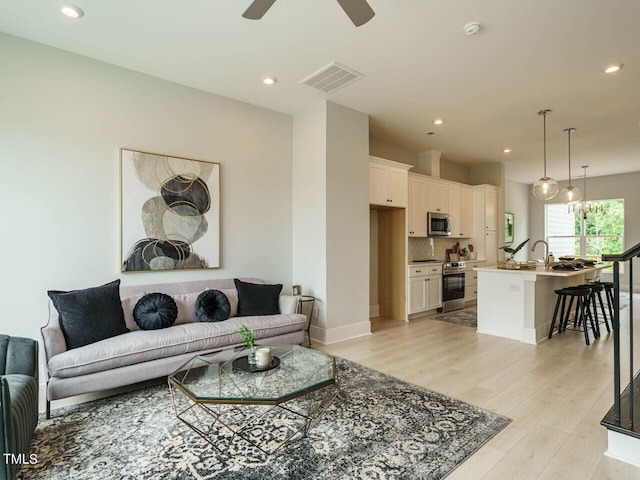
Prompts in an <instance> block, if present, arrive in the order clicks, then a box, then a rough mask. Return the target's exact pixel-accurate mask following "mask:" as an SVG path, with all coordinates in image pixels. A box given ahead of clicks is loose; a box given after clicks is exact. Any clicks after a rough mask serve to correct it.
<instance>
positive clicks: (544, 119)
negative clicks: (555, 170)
mask: <svg viewBox="0 0 640 480" xmlns="http://www.w3.org/2000/svg"><path fill="white" fill-rule="evenodd" d="M542 132H543V133H542V138H543V143H544V178H547V110H543V111H542Z"/></svg>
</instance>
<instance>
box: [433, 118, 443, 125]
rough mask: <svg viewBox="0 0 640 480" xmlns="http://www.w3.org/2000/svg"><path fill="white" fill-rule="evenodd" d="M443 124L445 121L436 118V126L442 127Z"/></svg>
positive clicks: (434, 122)
mask: <svg viewBox="0 0 640 480" xmlns="http://www.w3.org/2000/svg"><path fill="white" fill-rule="evenodd" d="M443 123H444V120H442V119H441V118H436V119H435V120H434V121H433V124H434V125H442V124H443Z"/></svg>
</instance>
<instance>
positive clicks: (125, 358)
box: [47, 313, 307, 378]
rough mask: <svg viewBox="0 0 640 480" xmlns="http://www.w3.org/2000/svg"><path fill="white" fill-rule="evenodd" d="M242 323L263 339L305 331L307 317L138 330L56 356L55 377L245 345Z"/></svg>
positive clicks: (51, 366)
mask: <svg viewBox="0 0 640 480" xmlns="http://www.w3.org/2000/svg"><path fill="white" fill-rule="evenodd" d="M242 325H246V326H247V327H248V328H250V329H251V330H253V331H254V332H255V335H256V342H258V343H259V342H260V339H261V338H270V337H275V336H278V335H285V334H287V333H291V332H297V331H300V330H304V329H305V328H306V326H307V317H305V316H304V315H300V314H297V313H287V314H280V315H268V316H255V317H242V318H241V317H237V318H230V319H229V320H225V321H224V322H195V323H185V324H180V325H173V326H171V327H169V328H163V329H161V330H136V331H133V332H129V333H127V334H125V335H120V336H118V337H113V338H108V339H106V340H102V341H100V342H97V343H94V344H92V345H87V346H84V347H81V348H78V349H75V350H72V351H66V352H63V353H60V354H58V355H56V356H54V357H52V358H51V359H50V360H49V362H48V363H47V369H48V371H49V374H50V375H51V376H52V377H57V378H69V377H75V376H78V375H85V374H89V373H95V372H101V371H104V370H110V369H113V368H118V367H123V366H126V365H133V364H137V363H142V362H147V361H150V360H156V359H158V358H165V357H171V356H174V355H181V354H186V353H190V352H200V351H205V350H213V349H222V348H230V347H234V346H240V345H244V342H243V341H242V338H241V337H240V336H238V335H236V334H235V333H233V332H235V331H236V330H238V329H239V328H240V327H241V326H242Z"/></svg>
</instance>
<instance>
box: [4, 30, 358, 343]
mask: <svg viewBox="0 0 640 480" xmlns="http://www.w3.org/2000/svg"><path fill="white" fill-rule="evenodd" d="M0 65H1V67H0V69H1V71H2V73H1V74H0V96H1V98H0V146H1V147H0V167H1V171H2V173H1V175H0V179H1V180H0V182H1V184H2V187H1V188H0V204H1V205H2V211H3V220H2V222H0V239H1V242H2V252H3V260H2V267H3V268H2V275H1V276H0V278H1V280H0V306H1V308H2V311H1V317H0V318H1V320H0V321H1V323H2V325H1V328H0V331H2V333H7V334H11V335H22V336H28V337H32V338H39V330H38V329H39V327H40V326H42V325H43V324H44V323H45V322H46V319H47V296H46V291H47V290H48V289H62V290H65V289H76V288H84V287H89V286H94V285H100V284H103V283H106V282H108V281H111V280H113V279H114V278H121V279H122V282H123V283H124V284H144V283H159V282H166V281H174V280H175V281H181V280H187V279H203V278H223V277H233V276H256V277H262V278H264V279H265V280H267V281H270V282H282V283H285V288H290V283H291V279H292V263H291V262H292V261H291V247H292V238H291V237H292V236H291V231H292V198H291V196H292V193H291V192H292V179H291V176H292V174H291V166H292V119H291V117H289V116H286V115H283V114H279V113H275V112H272V111H268V110H265V109H262V108H258V107H255V106H251V105H248V104H245V103H241V102H237V101H234V100H230V99H227V98H223V97H219V96H215V95H211V94H207V93H204V92H202V91H199V90H194V89H191V88H187V87H182V86H179V85H176V84H173V83H170V82H167V81H163V80H159V79H156V78H153V77H149V76H146V75H142V74H139V73H135V72H132V71H129V70H125V69H122V68H118V67H114V66H112V65H109V64H106V63H102V62H98V61H94V60H90V59H88V58H85V57H81V56H78V55H75V54H71V53H66V52H63V51H61V50H57V49H53V48H50V47H45V46H42V45H40V44H37V43H33V42H29V41H26V40H22V39H18V38H16V37H12V36H8V35H4V34H0ZM120 147H129V148H135V149H140V150H145V151H150V152H158V153H166V154H172V155H177V156H183V157H187V158H193V159H200V160H211V161H215V162H219V163H220V164H221V218H222V220H221V268H220V269H217V270H192V271H182V272H163V273H127V274H121V273H120V248H119V228H120V221H119V183H120V182H119V148H120ZM364 234H365V235H366V234H367V230H366V229H365V230H364Z"/></svg>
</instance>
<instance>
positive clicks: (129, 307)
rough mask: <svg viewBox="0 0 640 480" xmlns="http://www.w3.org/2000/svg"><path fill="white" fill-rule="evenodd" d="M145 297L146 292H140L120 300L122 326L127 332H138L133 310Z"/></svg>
mask: <svg viewBox="0 0 640 480" xmlns="http://www.w3.org/2000/svg"><path fill="white" fill-rule="evenodd" d="M145 295H146V292H140V293H137V294H136V295H131V296H130V297H125V298H123V299H122V302H121V303H122V313H124V324H125V325H126V326H127V328H128V329H129V330H138V324H137V323H136V321H135V320H134V319H133V309H134V308H135V306H136V304H137V303H138V301H140V299H141V298H142V297H144V296H145Z"/></svg>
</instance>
